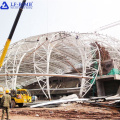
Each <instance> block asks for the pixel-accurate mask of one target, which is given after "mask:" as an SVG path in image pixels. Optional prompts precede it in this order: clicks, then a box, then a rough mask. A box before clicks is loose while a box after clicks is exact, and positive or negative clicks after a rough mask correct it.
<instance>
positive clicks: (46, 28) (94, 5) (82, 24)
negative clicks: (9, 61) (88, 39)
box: [0, 0, 120, 49]
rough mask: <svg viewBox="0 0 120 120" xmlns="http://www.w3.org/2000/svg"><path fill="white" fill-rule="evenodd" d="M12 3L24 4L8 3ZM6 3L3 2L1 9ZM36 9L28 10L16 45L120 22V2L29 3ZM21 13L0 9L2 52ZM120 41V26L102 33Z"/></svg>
mask: <svg viewBox="0 0 120 120" xmlns="http://www.w3.org/2000/svg"><path fill="white" fill-rule="evenodd" d="M4 1H6V2H7V4H8V5H9V6H10V4H11V2H18V1H19V2H22V0H4ZM2 2H3V0H0V6H1V4H2ZM27 2H33V3H32V6H33V7H32V9H24V10H23V12H22V15H21V17H20V20H19V22H18V25H17V27H16V30H15V33H14V35H13V38H12V42H11V43H14V42H17V41H19V40H21V39H24V38H27V37H30V36H35V35H39V34H44V33H49V32H56V31H73V32H79V33H86V32H93V31H95V30H96V29H98V28H100V27H102V26H104V25H107V24H110V23H113V22H116V21H119V20H120V13H119V12H120V0H27ZM17 12H18V9H11V8H9V9H8V10H1V9H0V49H3V47H4V45H5V42H6V40H7V38H8V35H9V33H10V30H11V27H12V25H13V22H14V20H15V17H16V14H17ZM99 33H103V34H107V35H110V36H113V37H116V38H120V25H117V26H114V27H112V28H109V29H106V30H103V31H99Z"/></svg>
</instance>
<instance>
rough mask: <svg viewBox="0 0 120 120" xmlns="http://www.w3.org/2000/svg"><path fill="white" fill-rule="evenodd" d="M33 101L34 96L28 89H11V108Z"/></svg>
mask: <svg viewBox="0 0 120 120" xmlns="http://www.w3.org/2000/svg"><path fill="white" fill-rule="evenodd" d="M30 102H32V97H31V94H30V92H29V91H28V90H27V89H17V90H11V108H14V107H15V106H16V105H18V106H19V107H23V105H25V104H27V103H30Z"/></svg>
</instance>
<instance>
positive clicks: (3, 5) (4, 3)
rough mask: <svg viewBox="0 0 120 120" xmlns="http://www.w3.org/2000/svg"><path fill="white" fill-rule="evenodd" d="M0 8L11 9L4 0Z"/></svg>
mask: <svg viewBox="0 0 120 120" xmlns="http://www.w3.org/2000/svg"><path fill="white" fill-rule="evenodd" d="M0 9H9V7H8V4H7V3H6V2H5V1H4V2H3V3H2V5H1V6H0Z"/></svg>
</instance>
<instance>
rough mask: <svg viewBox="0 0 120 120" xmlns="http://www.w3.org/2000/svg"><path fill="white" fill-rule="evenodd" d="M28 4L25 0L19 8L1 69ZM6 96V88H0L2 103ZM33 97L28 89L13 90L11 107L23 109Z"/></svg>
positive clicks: (4, 51)
mask: <svg viewBox="0 0 120 120" xmlns="http://www.w3.org/2000/svg"><path fill="white" fill-rule="evenodd" d="M25 3H26V0H23V2H22V4H21V7H20V8H19V11H18V14H17V16H16V19H15V21H14V23H13V26H12V29H11V31H10V34H9V36H8V39H7V41H6V44H5V46H4V49H3V52H2V55H1V58H0V68H1V67H2V64H3V61H4V58H5V56H6V53H7V50H8V47H9V45H10V42H11V39H12V36H13V34H14V31H15V28H16V26H17V23H18V21H19V18H20V15H21V13H22V10H23V8H24V5H25ZM3 94H4V87H3V86H0V103H1V98H2V96H3ZM31 101H32V100H31V95H30V93H29V91H28V90H27V89H17V90H11V107H15V105H18V106H19V107H22V106H23V105H24V104H25V103H29V102H31Z"/></svg>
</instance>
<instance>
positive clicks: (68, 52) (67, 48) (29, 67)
mask: <svg viewBox="0 0 120 120" xmlns="http://www.w3.org/2000/svg"><path fill="white" fill-rule="evenodd" d="M96 42H97V43H99V44H100V45H101V46H104V47H105V48H106V50H108V51H109V53H110V56H111V58H114V59H115V58H117V59H116V60H117V62H118V64H119V59H118V58H119V56H120V52H119V44H120V42H119V40H116V39H115V38H111V37H108V36H104V35H100V34H95V33H81V34H80V33H70V32H55V33H49V34H44V35H38V36H34V37H29V38H27V39H23V40H21V41H18V42H16V43H14V44H12V45H11V46H10V48H9V50H8V53H7V56H6V58H5V61H4V63H3V66H2V68H1V71H0V82H1V84H2V85H4V86H6V87H8V88H12V89H16V87H19V88H22V87H23V86H27V85H30V84H32V83H34V82H38V84H39V86H40V89H42V91H43V93H44V94H45V96H46V97H48V98H51V96H50V89H51V88H50V83H49V82H50V81H49V78H50V77H52V76H58V77H60V76H59V75H61V77H62V76H64V77H68V76H67V75H69V77H73V78H75V77H76V76H78V79H79V80H80V87H79V89H80V96H81V97H83V96H84V95H85V94H86V93H87V92H88V91H89V89H90V88H91V86H92V85H93V83H94V81H95V78H96V76H97V74H98V71H99V65H100V52H99V48H98V45H97V44H96ZM1 53H2V51H1ZM113 53H114V54H113ZM96 54H98V56H99V57H96V56H97V55H96ZM73 71H74V72H73ZM28 74H29V75H28ZM68 82H69V81H68ZM52 89H53V88H52Z"/></svg>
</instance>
